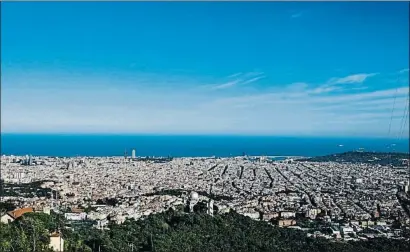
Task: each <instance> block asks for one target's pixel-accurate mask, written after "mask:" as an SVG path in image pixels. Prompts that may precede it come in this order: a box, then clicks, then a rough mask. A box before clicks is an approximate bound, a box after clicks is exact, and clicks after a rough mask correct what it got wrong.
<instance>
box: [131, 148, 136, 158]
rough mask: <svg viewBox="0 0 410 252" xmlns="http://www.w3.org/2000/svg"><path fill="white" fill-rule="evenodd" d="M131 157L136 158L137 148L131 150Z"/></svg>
mask: <svg viewBox="0 0 410 252" xmlns="http://www.w3.org/2000/svg"><path fill="white" fill-rule="evenodd" d="M131 157H132V158H136V156H135V149H134V150H132V152H131Z"/></svg>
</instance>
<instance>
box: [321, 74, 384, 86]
mask: <svg viewBox="0 0 410 252" xmlns="http://www.w3.org/2000/svg"><path fill="white" fill-rule="evenodd" d="M377 74H378V73H368V74H366V73H361V74H352V75H349V76H346V77H342V78H331V79H330V80H329V81H328V84H329V85H337V84H355V83H359V84H360V83H363V82H364V81H366V79H367V78H370V77H373V76H376V75H377Z"/></svg>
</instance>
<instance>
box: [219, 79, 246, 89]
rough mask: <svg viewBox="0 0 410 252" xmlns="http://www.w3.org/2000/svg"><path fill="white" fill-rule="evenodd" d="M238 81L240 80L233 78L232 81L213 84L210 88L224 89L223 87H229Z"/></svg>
mask: <svg viewBox="0 0 410 252" xmlns="http://www.w3.org/2000/svg"><path fill="white" fill-rule="evenodd" d="M239 82H240V80H234V81H229V82H226V83H223V84H219V85H216V86H213V87H212V89H225V88H230V87H233V86H235V85H236V84H238V83H239Z"/></svg>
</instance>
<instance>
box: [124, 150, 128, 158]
mask: <svg viewBox="0 0 410 252" xmlns="http://www.w3.org/2000/svg"><path fill="white" fill-rule="evenodd" d="M127 154H128V153H127V149H125V150H124V159H125V160H126V159H127Z"/></svg>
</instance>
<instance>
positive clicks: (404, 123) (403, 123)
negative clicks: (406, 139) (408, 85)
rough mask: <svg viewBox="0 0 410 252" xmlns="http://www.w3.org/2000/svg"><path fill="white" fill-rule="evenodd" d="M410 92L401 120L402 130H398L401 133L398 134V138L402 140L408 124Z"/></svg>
mask: <svg viewBox="0 0 410 252" xmlns="http://www.w3.org/2000/svg"><path fill="white" fill-rule="evenodd" d="M409 95H410V94H409V93H408V94H407V99H406V106H405V108H404V111H403V116H402V118H401V122H400V131H399V132H398V133H399V135H398V136H397V138H398V140H401V138H402V136H403V133H404V129H405V128H406V125H407V119H408V115H409V113H408V112H409Z"/></svg>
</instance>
